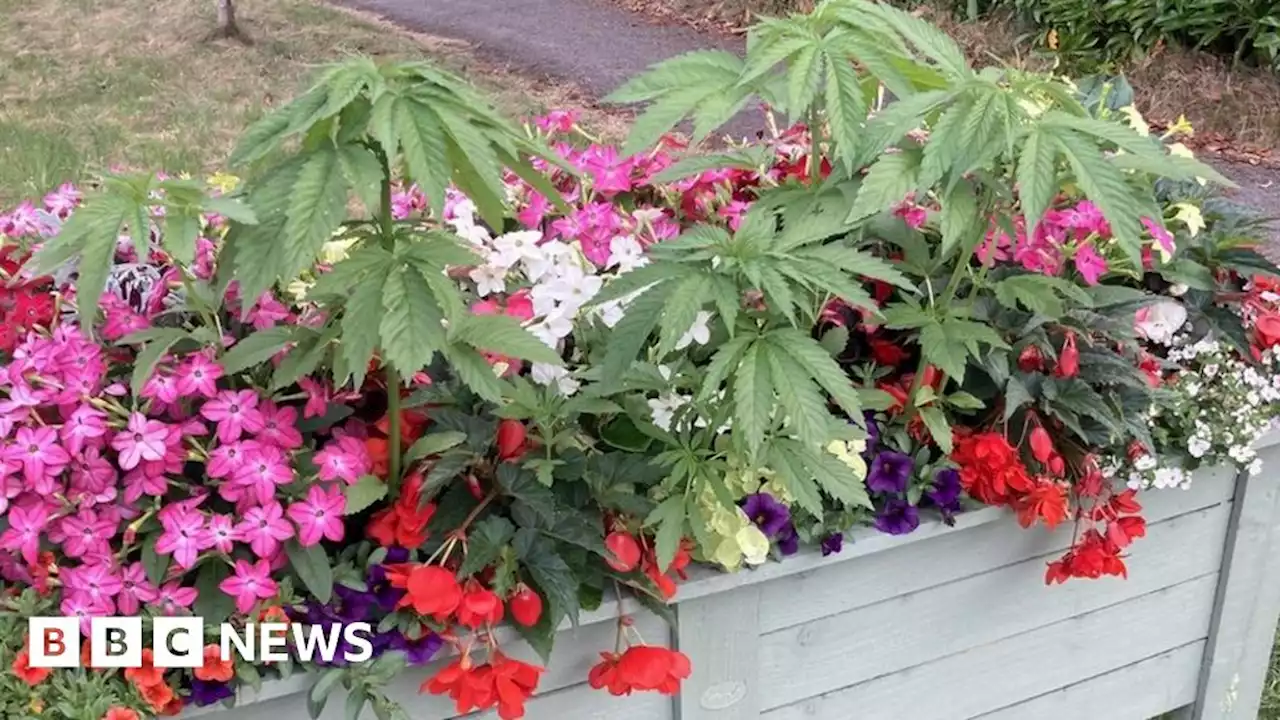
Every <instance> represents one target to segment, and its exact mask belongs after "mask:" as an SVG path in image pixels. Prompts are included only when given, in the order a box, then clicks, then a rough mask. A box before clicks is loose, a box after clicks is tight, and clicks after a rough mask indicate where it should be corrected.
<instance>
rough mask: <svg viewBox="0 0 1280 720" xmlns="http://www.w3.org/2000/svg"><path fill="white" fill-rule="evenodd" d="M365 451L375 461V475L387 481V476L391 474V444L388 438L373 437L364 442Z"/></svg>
mask: <svg viewBox="0 0 1280 720" xmlns="http://www.w3.org/2000/svg"><path fill="white" fill-rule="evenodd" d="M364 449H365V450H366V451H368V453H369V458H370V459H371V460H373V474H374V475H377V476H378V477H380V478H382V479H383V480H385V479H387V474H388V473H390V472H391V444H390V443H389V442H387V439H386V438H381V437H371V438H368V439H366V440H365V441H364Z"/></svg>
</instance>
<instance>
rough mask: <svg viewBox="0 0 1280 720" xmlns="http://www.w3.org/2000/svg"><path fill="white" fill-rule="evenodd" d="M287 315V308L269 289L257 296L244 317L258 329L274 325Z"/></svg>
mask: <svg viewBox="0 0 1280 720" xmlns="http://www.w3.org/2000/svg"><path fill="white" fill-rule="evenodd" d="M288 317H289V308H288V307H286V306H285V305H284V303H282V302H280V301H279V300H277V299H276V297H275V296H274V295H272V294H271V292H270V291H268V292H264V293H262V295H260V296H258V302H256V303H254V305H253V307H252V308H250V309H249V312H248V314H247V315H246V316H245V318H246V319H247V320H248V321H249V322H250V323H252V324H253V326H254V327H255V328H257V329H258V330H266V329H267V328H272V327H275V326H276V325H278V324H280V322H282V321H283V320H285V319H286V318H288Z"/></svg>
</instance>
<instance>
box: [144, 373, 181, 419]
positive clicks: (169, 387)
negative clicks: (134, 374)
mask: <svg viewBox="0 0 1280 720" xmlns="http://www.w3.org/2000/svg"><path fill="white" fill-rule="evenodd" d="M139 395H140V396H141V397H144V398H147V399H150V400H155V401H156V405H155V406H153V408H152V412H156V411H157V410H160V409H162V408H167V407H169V406H171V405H176V404H177V402H178V398H179V397H181V393H179V392H178V380H177V378H175V377H174V376H173V375H170V374H169V373H168V372H166V371H160V370H157V371H156V372H153V373H151V377H149V378H147V381H146V383H144V384H143V386H142V392H141V393H139Z"/></svg>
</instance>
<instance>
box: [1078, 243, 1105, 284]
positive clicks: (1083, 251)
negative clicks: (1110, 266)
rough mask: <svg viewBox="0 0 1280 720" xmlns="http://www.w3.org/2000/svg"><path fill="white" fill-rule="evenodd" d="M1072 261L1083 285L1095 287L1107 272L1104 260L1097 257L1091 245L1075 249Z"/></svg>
mask: <svg viewBox="0 0 1280 720" xmlns="http://www.w3.org/2000/svg"><path fill="white" fill-rule="evenodd" d="M1072 261H1073V262H1074V263H1075V266H1076V271H1077V272H1079V273H1080V277H1082V278H1084V281H1085V283H1086V284H1089V285H1097V284H1098V280H1099V279H1100V278H1101V277H1102V276H1103V275H1104V274H1106V272H1107V261H1106V258H1104V257H1102V256H1101V255H1099V254H1098V251H1097V250H1096V249H1095V248H1094V247H1093V245H1092V244H1091V243H1085V244H1083V245H1081V246H1080V247H1078V248H1076V254H1075V257H1074V258H1072Z"/></svg>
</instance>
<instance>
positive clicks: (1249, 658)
mask: <svg viewBox="0 0 1280 720" xmlns="http://www.w3.org/2000/svg"><path fill="white" fill-rule="evenodd" d="M1278 443H1280V437H1276V436H1271V437H1268V438H1267V439H1266V440H1265V441H1264V442H1263V443H1261V444H1260V445H1261V447H1262V449H1261V450H1260V452H1261V454H1262V458H1263V461H1264V471H1263V473H1262V474H1261V475H1260V476H1258V477H1256V478H1249V477H1247V476H1245V477H1237V478H1233V477H1231V476H1230V473H1227V472H1223V471H1218V472H1214V471H1204V472H1201V473H1199V474H1198V476H1197V477H1196V479H1195V482H1194V484H1193V486H1192V487H1191V489H1189V490H1185V491H1182V490H1163V491H1153V492H1148V493H1143V494H1141V495H1140V499H1141V501H1142V502H1143V504H1144V506H1145V512H1144V515H1145V516H1146V518H1147V521H1148V523H1149V526H1148V530H1147V537H1145V538H1143V539H1141V540H1139V541H1137V542H1136V543H1135V544H1134V546H1133V548H1132V553H1131V558H1130V561H1129V578H1128V579H1127V580H1122V579H1117V578H1106V579H1102V580H1097V581H1070V582H1068V583H1067V584H1066V585H1062V586H1055V587H1045V585H1044V579H1043V578H1044V571H1045V564H1046V563H1047V562H1048V561H1049V560H1051V559H1054V558H1055V557H1057V556H1058V555H1059V554H1061V552H1062V551H1063V550H1064V549H1065V548H1066V547H1067V546H1068V545H1069V544H1070V541H1071V532H1072V531H1071V528H1069V527H1068V528H1065V529H1059V530H1058V531H1057V532H1052V533H1051V532H1048V531H1045V530H1043V529H1035V530H1030V531H1028V530H1023V529H1022V528H1020V527H1018V525H1017V524H1016V523H1015V522H1013V519H1012V517H1011V516H1010V514H1009V513H1008V512H1006V511H1003V510H998V509H986V510H981V511H978V512H973V513H970V514H967V515H965V516H962V517H961V518H959V520H958V521H957V523H956V525H955V526H954V527H947V526H945V525H941V524H926V525H922V526H921V528H920V529H919V530H918V531H917V532H915V533H914V534H912V535H908V536H903V537H890V536H886V535H880V534H877V533H875V532H874V531H868V532H865V533H858V534H855V537H854V538H852V539H853V540H854V542H852V543H849V542H846V544H845V550H844V552H843V553H841V554H839V555H835V556H831V557H827V558H824V557H822V556H821V555H819V554H817V553H809V554H801V555H800V556H797V557H794V558H791V559H789V560H787V561H786V562H782V563H774V564H769V565H766V566H763V567H761V568H758V569H756V570H754V571H746V572H741V573H738V574H734V575H728V574H720V573H716V572H712V571H710V570H702V571H699V572H698V573H696V576H695V577H693V578H691V580H690V581H689V582H687V583H685V584H683V585H682V586H681V588H680V593H679V596H678V598H677V600H678V603H677V605H676V612H677V615H678V621H679V622H678V627H676V628H674V629H672V628H670V627H668V626H667V625H666V624H665V623H664V622H663V621H661V620H660V619H658V618H656V617H654V616H652V615H649V614H647V613H643V612H639V613H636V622H637V627H638V629H639V631H640V633H641V634H642V635H643V636H644V638H645V639H646V641H648V642H650V643H655V644H656V643H669V644H672V645H674V646H676V647H679V648H680V649H681V650H683V651H684V652H685V653H687V654H688V655H689V657H690V659H691V660H692V661H693V667H694V671H693V677H692V678H690V679H689V680H688V681H687V682H686V683H685V686H684V692H683V694H682V695H680V696H679V697H676V698H667V697H663V696H660V695H654V694H643V695H641V694H637V695H635V696H632V697H624V698H614V697H611V696H610V695H608V694H607V693H605V692H602V691H595V690H592V689H591V688H590V687H588V686H587V685H586V682H585V681H586V677H587V671H588V669H589V668H590V667H591V666H592V665H593V664H594V663H595V662H597V661H598V659H599V652H600V651H601V650H605V649H611V648H612V647H613V640H614V623H613V619H614V617H615V616H616V613H617V607H616V605H615V604H612V603H606V604H605V606H604V607H602V608H601V609H600V610H598V611H595V612H592V613H587V614H585V615H584V617H583V620H582V624H581V625H580V627H578V628H577V629H576V630H572V629H565V630H564V631H563V632H562V633H561V637H560V638H559V640H558V642H557V646H556V652H555V657H554V662H552V663H551V666H550V667H549V668H548V669H547V672H546V673H545V674H544V676H543V679H542V682H541V685H540V690H541V692H540V693H539V696H538V697H536V698H534V699H533V700H531V701H530V703H529V706H528V715H527V717H528V718H530V720H544V719H545V720H588V719H592V720H597V719H598V720H603V719H604V718H608V719H609V720H667V719H671V720H676V719H678V720H742V719H744V718H768V720H802V719H804V720H873V719H876V718H884V719H886V720H903V719H904V718H910V719H911V720H929V719H931V718H936V719H939V720H944V719H945V720H953V719H961V718H983V719H984V720H1026V719H1028V718H1034V719H1035V720H1055V719H1058V718H1061V719H1062V720H1078V719H1080V718H1099V719H1105V720H1143V719H1145V718H1151V717H1155V716H1158V715H1161V714H1162V713H1166V712H1171V711H1172V712H1176V713H1178V717H1180V718H1186V719H1190V718H1194V719H1195V720H1201V719H1208V718H1238V719H1240V720H1254V718H1255V717H1256V714H1257V708H1258V702H1259V697H1260V695H1261V692H1262V685H1263V681H1264V677H1265V673H1266V668H1267V660H1268V657H1269V653H1270V649H1271V644H1272V637H1273V633H1274V631H1275V627H1276V619H1277V616H1278V615H1280V531H1278V530H1277V525H1278V524H1280V514H1278V513H1277V507H1278V505H1277V485H1278V484H1280V444H1278ZM627 610H628V611H629V612H633V611H634V609H633V608H627ZM509 649H510V651H511V653H512V654H513V655H516V656H518V657H524V658H527V659H533V657H534V656H533V654H532V653H531V652H530V651H529V650H528V648H526V647H523V646H522V645H520V644H519V643H512V644H510V647H509ZM430 671H431V669H428V670H427V671H426V672H424V671H415V672H410V673H406V675H405V676H404V677H402V678H400V679H398V680H397V681H396V684H395V686H394V688H393V692H394V694H395V695H396V696H397V697H398V698H399V699H400V700H402V701H403V703H404V704H405V707H406V708H407V709H408V710H409V714H410V716H411V717H413V718H414V719H415V720H435V719H436V718H449V717H453V708H452V705H451V703H450V702H449V701H447V700H443V699H440V698H435V697H430V696H422V695H418V693H417V687H418V685H419V683H421V681H422V680H423V678H424V677H426V676H427V672H430ZM306 686H307V680H306V679H305V678H294V679H292V680H290V681H287V682H280V683H271V684H268V685H267V686H266V687H265V688H264V689H263V692H262V693H261V694H258V695H255V696H252V697H242V698H241V700H240V705H239V706H238V707H237V709H235V710H221V711H216V712H213V713H209V714H206V713H207V711H205V712H199V713H191V715H196V714H199V715H201V716H205V717H206V720H304V719H305V718H306V717H307V714H306V709H305V704H304V700H303V698H304V695H303V693H304V692H305V688H306ZM342 704H343V703H342V698H341V697H338V696H335V697H333V698H331V700H330V707H329V708H328V709H327V711H326V712H325V714H324V718H325V720H337V719H340V718H341V717H342V712H341V711H342ZM370 714H371V713H370ZM482 717H486V718H488V717H496V714H492V715H485V716H482Z"/></svg>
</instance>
